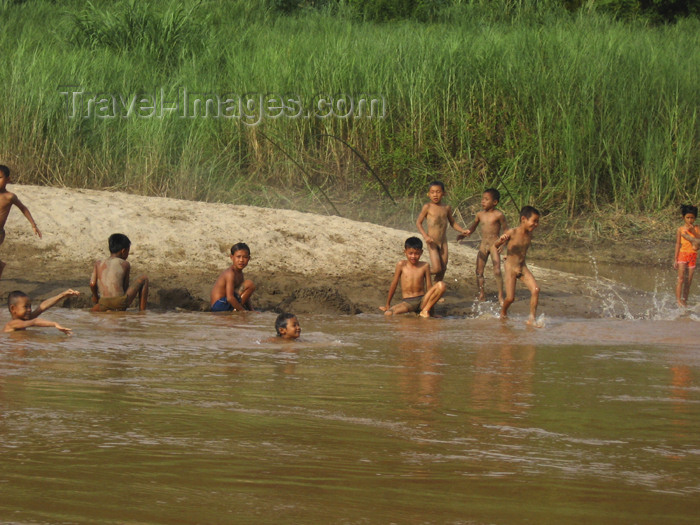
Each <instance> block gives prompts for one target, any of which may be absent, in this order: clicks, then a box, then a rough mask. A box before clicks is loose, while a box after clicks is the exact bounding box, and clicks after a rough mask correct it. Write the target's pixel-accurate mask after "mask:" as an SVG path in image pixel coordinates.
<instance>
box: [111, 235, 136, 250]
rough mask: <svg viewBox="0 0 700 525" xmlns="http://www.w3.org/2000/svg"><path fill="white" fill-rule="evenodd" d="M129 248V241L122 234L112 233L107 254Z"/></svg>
mask: <svg viewBox="0 0 700 525" xmlns="http://www.w3.org/2000/svg"><path fill="white" fill-rule="evenodd" d="M128 248H131V241H130V240H129V238H128V237H127V236H126V235H124V234H123V233H113V234H112V235H110V236H109V253H119V252H120V251H122V250H125V249H128Z"/></svg>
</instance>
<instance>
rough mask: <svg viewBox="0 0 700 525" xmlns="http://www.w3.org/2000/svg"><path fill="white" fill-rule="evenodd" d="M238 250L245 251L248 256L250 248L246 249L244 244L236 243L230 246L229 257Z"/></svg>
mask: <svg viewBox="0 0 700 525" xmlns="http://www.w3.org/2000/svg"><path fill="white" fill-rule="evenodd" d="M238 250H245V251H247V252H248V255H250V248H248V245H247V244H246V243H244V242H237V243H236V244H234V245H233V246H231V255H233V254H234V253H236V252H237V251H238Z"/></svg>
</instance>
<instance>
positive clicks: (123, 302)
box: [90, 233, 148, 312]
mask: <svg viewBox="0 0 700 525" xmlns="http://www.w3.org/2000/svg"><path fill="white" fill-rule="evenodd" d="M130 247H131V241H130V240H129V238H128V237H127V236H126V235H123V234H121V233H115V234H112V235H110V237H109V251H110V254H111V255H110V256H109V257H108V258H106V259H103V260H100V261H95V264H94V266H93V268H92V275H91V276H90V290H91V291H92V302H93V303H94V305H95V306H94V307H93V308H92V310H93V311H95V312H106V311H109V310H126V309H127V308H128V307H129V305H130V304H131V303H132V301H133V300H134V299H135V298H136V296H137V295H138V296H139V310H145V309H146V305H147V302H148V277H146V276H145V275H142V276H141V277H139V278H138V279H137V280H136V281H135V282H134V284H133V285H131V286H129V274H130V272H131V265H130V264H129V263H128V261H127V260H126V259H127V257H129V249H130Z"/></svg>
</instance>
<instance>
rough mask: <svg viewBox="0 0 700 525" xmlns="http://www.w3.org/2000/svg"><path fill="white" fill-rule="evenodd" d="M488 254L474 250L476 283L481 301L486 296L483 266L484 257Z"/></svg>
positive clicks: (484, 262)
mask: <svg viewBox="0 0 700 525" xmlns="http://www.w3.org/2000/svg"><path fill="white" fill-rule="evenodd" d="M488 256H489V254H488V253H484V252H482V251H481V249H479V251H478V252H476V285H477V286H478V287H479V301H483V300H484V299H485V298H486V294H485V293H484V268H485V267H486V259H487V258H488Z"/></svg>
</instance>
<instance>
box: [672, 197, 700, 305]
mask: <svg viewBox="0 0 700 525" xmlns="http://www.w3.org/2000/svg"><path fill="white" fill-rule="evenodd" d="M681 213H682V214H683V224H682V225H681V226H679V227H678V229H677V230H676V249H675V252H674V256H673V267H674V268H676V269H677V270H678V280H677V281H676V301H677V302H678V306H681V307H686V306H688V293H689V292H690V285H691V283H692V282H693V273H695V265H696V262H697V258H698V246H699V245H700V229H699V228H698V227H697V226H695V219H697V216H698V208H697V206H690V205H685V204H684V205H683V206H681Z"/></svg>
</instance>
